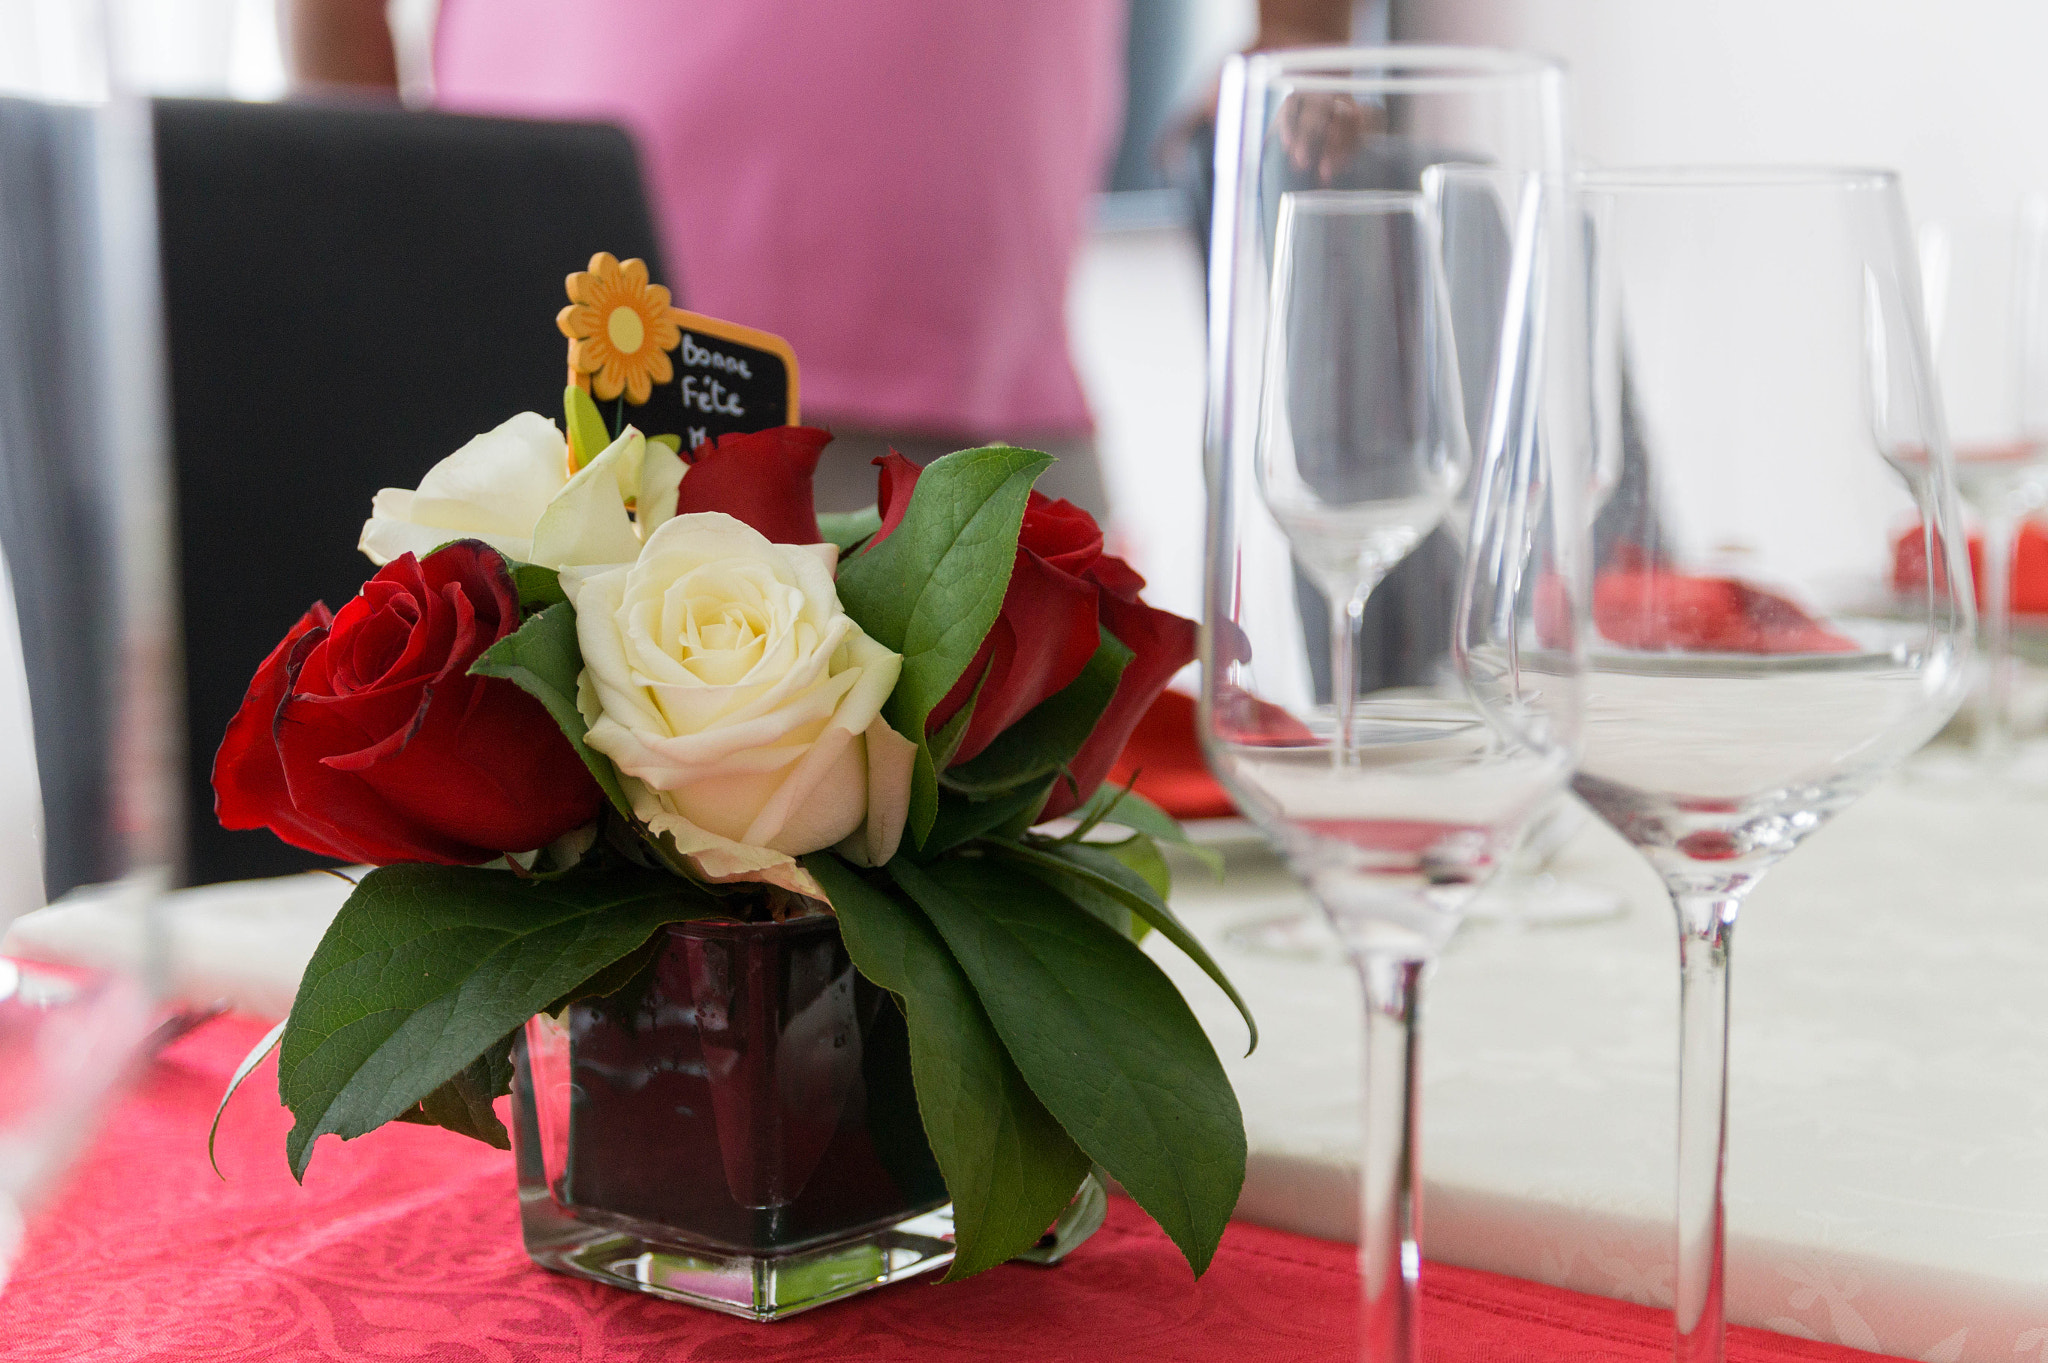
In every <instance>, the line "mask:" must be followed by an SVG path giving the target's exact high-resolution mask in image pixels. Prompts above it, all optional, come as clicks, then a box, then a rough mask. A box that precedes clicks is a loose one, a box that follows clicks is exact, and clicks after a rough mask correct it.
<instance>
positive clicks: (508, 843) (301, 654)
mask: <svg viewBox="0 0 2048 1363" xmlns="http://www.w3.org/2000/svg"><path fill="white" fill-rule="evenodd" d="M518 628H519V594H518V592H517V591H516V590H515V589H514V587H513V585H512V578H511V574H510V572H509V571H508V570H507V568H506V566H505V560H504V559H503V558H502V557H500V556H499V554H498V553H497V551H496V550H493V549H491V548H488V547H487V546H485V545H483V544H480V543H478V542H476V541H474V540H463V541H461V542H459V543H456V544H451V545H448V546H446V547H445V548H442V549H437V550H435V551H434V552H433V553H431V554H429V555H427V557H426V558H425V559H415V558H414V557H413V556H412V555H411V554H405V555H402V556H400V557H398V558H396V559H393V560H392V561H391V562H390V563H387V564H386V565H384V567H383V568H382V569H380V570H379V571H378V573H377V575H376V576H375V577H373V578H371V579H370V580H369V581H368V582H366V583H364V584H363V588H362V591H361V592H360V593H359V594H358V595H357V596H356V597H355V598H354V599H353V600H351V601H350V602H349V603H348V604H347V605H345V606H343V607H342V608H341V610H340V611H339V612H338V613H333V614H330V613H329V611H328V609H327V607H326V606H324V605H318V604H316V605H315V606H314V607H313V609H311V610H309V611H307V612H306V614H305V617H304V618H303V619H301V620H300V621H299V623H298V624H296V625H294V626H293V627H292V631H291V633H289V634H287V635H286V636H285V638H284V642H283V643H281V644H279V645H278V646H277V647H276V648H275V649H274V650H272V652H271V654H270V656H269V657H268V658H265V659H264V660H263V665H262V666H261V667H259V668H257V669H256V677H255V680H254V681H252V682H251V683H250V684H249V694H248V695H247V696H246V697H244V698H243V700H242V708H241V709H240V710H238V711H236V712H235V717H234V719H233V720H231V721H229V723H228V732H227V737H226V738H225V739H223V740H222V741H221V745H220V752H219V754H218V755H217V756H216V757H215V758H214V762H213V790H214V808H215V811H216V812H217V813H218V814H219V816H220V821H221V824H222V825H223V826H224V827H227V828H269V829H270V830H271V831H272V832H274V833H276V834H277V835H278V836H279V837H281V838H283V839H284V840H285V841H286V842H288V843H291V844H293V845H294V846H298V847H303V848H305V849H307V850H308V851H311V852H318V853H320V854H321V855H323V856H330V857H336V858H339V859H340V860H343V861H363V862H372V863H376V864H380V865H381V864H385V863H389V862H397V861H429V862H439V863H442V864H446V865H469V864H473V863H476V862H481V861H489V860H490V859H491V858H493V857H496V856H499V855H501V854H503V853H506V852H524V851H528V850H530V849H532V848H536V847H542V846H545V845H546V844H548V843H550V842H552V841H554V839H556V838H558V837H560V836H561V835H562V834H564V833H567V832H569V831H570V830H571V829H573V828H575V827H577V826H578V825H580V824H583V823H587V822H589V820H591V819H592V818H594V817H595V816H596V814H597V811H598V807H599V805H600V804H601V803H602V802H603V798H604V797H603V794H602V792H600V791H599V790H598V788H597V783H596V782H595V781H594V780H592V779H591V776H590V772H589V770H588V769H587V768H586V767H585V766H584V765H583V762H582V760H581V759H580V758H578V757H577V756H576V751H575V749H573V748H571V747H570V746H569V741H568V740H567V739H566V738H564V737H563V736H562V732H561V730H560V729H558V728H557V727H555V722H554V720H553V719H552V718H550V717H549V715H548V712H547V711H546V710H545V709H543V708H542V706H541V704H540V702H539V701H537V700H535V699H533V698H532V697H531V696H529V695H527V694H526V693H525V692H524V691H521V690H520V689H519V688H518V687H517V686H514V685H513V684H512V683H511V682H508V681H503V680H500V679H498V678H495V677H472V676H470V675H469V666H470V664H471V663H473V662H475V661H476V660H477V658H478V657H479V656H480V655H481V654H482V653H483V652H484V650H485V649H487V648H489V647H490V646H491V645H492V644H494V643H496V642H497V641H498V640H500V639H502V638H504V637H505V636H506V635H507V634H510V633H511V632H512V631H514V630H516V629H518Z"/></svg>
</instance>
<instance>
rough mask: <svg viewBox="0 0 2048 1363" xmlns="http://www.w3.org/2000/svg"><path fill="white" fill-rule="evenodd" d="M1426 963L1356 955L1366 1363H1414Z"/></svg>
mask: <svg viewBox="0 0 2048 1363" xmlns="http://www.w3.org/2000/svg"><path fill="white" fill-rule="evenodd" d="M1422 967H1423V962H1421V961H1419V960H1413V959H1407V958H1403V957H1399V956H1392V955H1387V954H1383V953H1378V952H1361V953H1360V954H1359V956H1358V970H1359V975H1360V977H1361V978H1362V980H1363V982H1364V985H1365V1148H1364V1152H1363V1157H1362V1161H1361V1164H1360V1168H1359V1193H1360V1207H1359V1214H1360V1215H1359V1226H1358V1268H1359V1274H1360V1276H1361V1278H1362V1279H1363V1283H1364V1300H1363V1302H1362V1303H1361V1306H1362V1316H1361V1319H1362V1324H1363V1330H1362V1333H1363V1335H1364V1351H1363V1354H1362V1357H1363V1358H1364V1359H1365V1363H1421V1359H1422V1344H1421V1333H1420V1331H1419V1329H1418V1328H1417V1324H1416V1307H1417V1288H1416V1275H1417V1272H1418V1270H1419V1269H1420V1267H1421V1263H1422V1251H1421V1248H1420V1245H1419V1243H1418V1242H1419V1239H1420V1236H1421V1233H1422V1215H1421V1192H1422V1183H1421V1177H1420V1174H1421V1163H1420V1158H1419V1154H1418V1148H1417V1144H1416V1134H1417V1132H1418V1130H1419V1123H1418V1118H1419V1116H1420V1112H1419V1109H1418V1107H1417V1104H1416V1081H1417V1078H1418V1077H1419V1073H1420V1068H1421V1044H1422V1031H1421V1028H1420V1026H1419V1013H1418V1008H1419V1005H1420V1003H1421V985H1422Z"/></svg>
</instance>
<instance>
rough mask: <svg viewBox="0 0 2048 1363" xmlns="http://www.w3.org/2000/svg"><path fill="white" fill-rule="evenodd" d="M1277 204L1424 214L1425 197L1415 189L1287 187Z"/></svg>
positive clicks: (1359, 212)
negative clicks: (1288, 188)
mask: <svg viewBox="0 0 2048 1363" xmlns="http://www.w3.org/2000/svg"><path fill="white" fill-rule="evenodd" d="M1280 202H1281V204H1282V205H1283V206H1284V205H1287V204H1293V205H1294V211H1295V212H1297V213H1300V212H1320V213H1327V214H1330V215H1331V216H1335V215H1338V214H1357V215H1364V214H1367V213H1405V214H1409V215H1411V216H1414V217H1426V216H1427V215H1428V211H1429V200H1428V199H1427V197H1426V196H1425V195H1424V194H1423V193H1422V191H1421V190H1419V189H1290V190H1287V191H1286V192H1285V193H1283V194H1281V195H1280Z"/></svg>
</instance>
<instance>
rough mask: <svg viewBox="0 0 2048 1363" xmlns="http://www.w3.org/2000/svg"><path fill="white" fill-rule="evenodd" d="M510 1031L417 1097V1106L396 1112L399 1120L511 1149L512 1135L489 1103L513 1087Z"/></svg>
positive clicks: (502, 1148) (501, 1148)
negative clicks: (453, 1073) (418, 1098)
mask: <svg viewBox="0 0 2048 1363" xmlns="http://www.w3.org/2000/svg"><path fill="white" fill-rule="evenodd" d="M516 1030H517V1029H516V1028H515V1029H514V1031H515V1032H516ZM512 1035H513V1033H507V1034H506V1035H504V1036H502V1037H500V1038H498V1040H496V1041H494V1042H492V1043H491V1044H490V1046H489V1047H488V1048H486V1049H485V1051H484V1053H483V1054H482V1055H480V1056H478V1057H477V1058H476V1059H474V1060H472V1061H470V1062H469V1064H468V1065H466V1066H464V1067H463V1069H462V1071H461V1072H460V1073H459V1074H457V1075H456V1076H455V1077H454V1078H453V1079H450V1080H449V1081H448V1082H447V1083H445V1084H443V1085H441V1086H440V1087H439V1088H437V1089H435V1090H434V1091H433V1092H432V1093H429V1094H428V1095H427V1096H426V1097H424V1098H422V1099H420V1103H419V1106H418V1107H415V1108H411V1109H409V1110H407V1111H405V1112H401V1113H399V1114H398V1120H399V1121H401V1122H418V1123H419V1124H420V1125H422V1126H438V1127H442V1128H444V1129H446V1130H449V1131H453V1132H454V1133H455V1134H456V1135H458V1136H467V1137H469V1138H470V1139H471V1140H476V1141H482V1142H483V1143H484V1144H485V1145H489V1146H495V1147H496V1148H498V1149H500V1150H510V1149H511V1148H512V1137H511V1135H510V1134H509V1133H507V1132H506V1130H505V1124H504V1123H503V1122H501V1121H499V1120H498V1114H497V1113H496V1112H495V1111H493V1110H492V1108H491V1104H492V1103H493V1102H495V1101H496V1100H497V1099H499V1098H501V1097H503V1096H504V1095H505V1094H508V1093H510V1092H511V1091H512Z"/></svg>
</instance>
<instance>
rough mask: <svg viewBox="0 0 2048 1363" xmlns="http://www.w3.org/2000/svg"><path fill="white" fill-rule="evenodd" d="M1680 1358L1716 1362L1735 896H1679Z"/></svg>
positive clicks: (1720, 1335)
mask: <svg viewBox="0 0 2048 1363" xmlns="http://www.w3.org/2000/svg"><path fill="white" fill-rule="evenodd" d="M1673 901H1674V903H1675V904H1676V905H1677V908H1678V964H1679V993H1678V1010H1679V1016H1678V1272H1677V1274H1676V1276H1675V1278H1674V1280H1673V1289H1674V1297H1675V1300H1674V1302H1673V1305H1674V1307H1675V1311H1676V1317H1677V1326H1678V1339H1677V1350H1676V1354H1675V1357H1676V1359H1677V1363H1721V1360H1722V1357H1723V1324H1722V1302H1723V1296H1724V1289H1725V1279H1724V1269H1723V1263H1722V1225H1723V1211H1722V1201H1721V1184H1722V1178H1723V1175H1724V1174H1725V1172H1726V1170H1727V1166H1728V948H1729V944H1730V941H1731V940H1732V938H1733V936H1734V932H1735V912H1736V909H1737V907H1738V904H1739V901H1738V900H1737V899H1736V897H1735V896H1733V895H1728V894H1712V893H1688V892H1680V893H1677V894H1674V895H1673Z"/></svg>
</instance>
